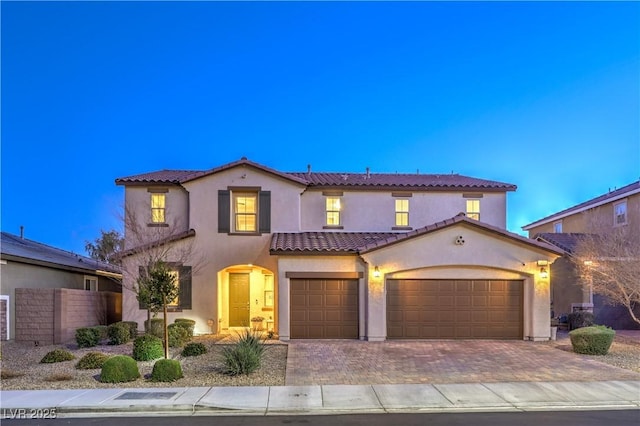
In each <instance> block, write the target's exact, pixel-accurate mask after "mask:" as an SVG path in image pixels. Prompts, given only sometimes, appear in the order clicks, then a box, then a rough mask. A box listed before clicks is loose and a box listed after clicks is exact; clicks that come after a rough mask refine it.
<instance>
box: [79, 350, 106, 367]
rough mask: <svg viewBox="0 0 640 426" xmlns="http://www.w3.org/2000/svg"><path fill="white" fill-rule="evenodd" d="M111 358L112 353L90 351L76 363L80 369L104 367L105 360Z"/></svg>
mask: <svg viewBox="0 0 640 426" xmlns="http://www.w3.org/2000/svg"><path fill="white" fill-rule="evenodd" d="M109 358H110V355H107V354H103V353H100V352H89V353H87V354H86V355H85V356H83V357H82V358H80V361H78V363H77V364H76V368H77V369H78V370H93V369H96V368H102V366H103V365H104V363H105V361H106V360H108V359H109Z"/></svg>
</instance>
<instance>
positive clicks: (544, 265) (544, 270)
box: [536, 260, 549, 279]
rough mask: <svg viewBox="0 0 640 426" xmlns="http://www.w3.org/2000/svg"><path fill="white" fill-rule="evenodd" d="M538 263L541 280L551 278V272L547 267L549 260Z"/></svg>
mask: <svg viewBox="0 0 640 426" xmlns="http://www.w3.org/2000/svg"><path fill="white" fill-rule="evenodd" d="M536 263H537V264H538V266H539V267H540V278H542V279H546V278H549V271H548V270H547V267H548V266H549V261H548V260H538V261H537V262H536Z"/></svg>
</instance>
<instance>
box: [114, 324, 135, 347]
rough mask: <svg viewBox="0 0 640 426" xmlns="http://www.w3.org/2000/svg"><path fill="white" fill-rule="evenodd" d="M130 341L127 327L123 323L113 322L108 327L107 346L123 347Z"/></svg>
mask: <svg viewBox="0 0 640 426" xmlns="http://www.w3.org/2000/svg"><path fill="white" fill-rule="evenodd" d="M130 339H131V332H130V331H129V326H128V325H127V324H125V323H123V322H114V323H113V324H111V325H110V326H109V344H110V345H123V344H125V343H127V342H128V341H129V340H130Z"/></svg>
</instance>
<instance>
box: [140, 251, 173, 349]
mask: <svg viewBox="0 0 640 426" xmlns="http://www.w3.org/2000/svg"><path fill="white" fill-rule="evenodd" d="M140 281H142V285H143V287H144V288H145V290H144V294H145V298H146V300H145V302H146V303H147V306H148V307H149V309H151V310H154V309H155V310H159V309H160V308H161V309H162V311H163V314H164V357H165V358H169V327H168V321H167V305H168V304H169V303H171V301H172V300H174V299H176V298H177V297H178V296H179V294H180V289H179V288H178V286H176V277H175V275H174V274H173V273H172V272H171V270H170V269H169V268H168V267H167V265H166V264H165V263H164V262H161V261H160V262H157V263H155V264H153V265H149V268H148V270H147V272H146V274H144V276H143V277H140V279H139V285H140ZM138 295H140V293H138Z"/></svg>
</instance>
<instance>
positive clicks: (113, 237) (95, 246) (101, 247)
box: [84, 229, 124, 265]
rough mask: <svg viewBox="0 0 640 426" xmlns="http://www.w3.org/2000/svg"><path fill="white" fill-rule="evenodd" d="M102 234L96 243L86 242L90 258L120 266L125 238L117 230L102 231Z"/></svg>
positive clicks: (85, 247)
mask: <svg viewBox="0 0 640 426" xmlns="http://www.w3.org/2000/svg"><path fill="white" fill-rule="evenodd" d="M100 234H101V235H100V237H99V238H96V239H95V240H94V242H90V241H85V243H86V244H85V246H84V249H85V250H86V251H87V253H88V254H89V257H90V258H92V259H96V260H100V261H102V262H107V263H110V264H112V265H120V258H119V257H118V255H119V254H120V252H121V251H122V250H123V249H124V237H123V236H122V235H121V234H120V232H118V231H116V230H115V229H114V230H111V231H108V232H105V231H104V230H100Z"/></svg>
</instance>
